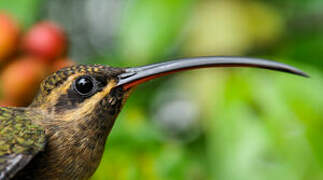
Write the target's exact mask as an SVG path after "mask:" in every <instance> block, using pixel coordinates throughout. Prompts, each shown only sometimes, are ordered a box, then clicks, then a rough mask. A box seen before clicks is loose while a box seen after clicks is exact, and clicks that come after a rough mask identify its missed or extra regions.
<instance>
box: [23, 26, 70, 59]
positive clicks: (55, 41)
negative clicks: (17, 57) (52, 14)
mask: <svg viewBox="0 0 323 180" xmlns="http://www.w3.org/2000/svg"><path fill="white" fill-rule="evenodd" d="M66 46H67V45H66V38H65V35H64V32H63V30H62V29H61V28H60V27H59V26H57V25H56V24H54V23H52V22H49V21H44V22H41V23H39V24H36V25H35V26H34V27H32V28H31V29H30V30H29V31H28V32H27V34H26V35H25V37H24V39H23V42H22V48H23V50H24V51H25V52H26V53H28V54H30V55H33V56H38V57H41V60H44V61H45V62H47V63H50V62H51V61H52V60H54V59H55V58H58V57H60V56H62V55H63V54H64V53H65V51H66Z"/></svg>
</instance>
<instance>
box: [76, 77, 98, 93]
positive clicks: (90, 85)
mask: <svg viewBox="0 0 323 180" xmlns="http://www.w3.org/2000/svg"><path fill="white" fill-rule="evenodd" d="M95 88H96V87H95V83H94V79H93V78H91V77H90V76H81V77H79V78H77V79H76V80H75V82H74V89H75V90H76V92H77V93H79V94H80V95H82V96H90V95H92V94H93V93H94V92H95Z"/></svg>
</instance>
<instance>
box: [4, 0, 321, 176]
mask: <svg viewBox="0 0 323 180" xmlns="http://www.w3.org/2000/svg"><path fill="white" fill-rule="evenodd" d="M39 2H40V1H38V0H32V1H31V0H29V1H27V0H19V1H18V0H17V1H9V0H2V1H0V9H5V10H6V11H9V12H11V13H13V14H14V15H15V16H17V17H18V18H19V19H20V21H21V22H22V23H23V24H25V25H26V26H28V25H30V24H31V23H33V22H34V20H36V19H46V18H50V19H51V20H53V21H58V23H61V24H63V25H64V27H65V28H66V29H67V31H68V33H67V34H68V35H69V38H71V39H72V40H71V46H70V49H71V52H72V54H71V56H72V58H73V59H76V60H77V59H80V60H79V62H87V63H102V64H112V65H115V66H132V65H142V64H145V63H152V62H157V61H161V60H162V59H169V58H174V57H183V56H203V55H241V56H257V57H266V58H269V59H274V60H276V61H283V62H286V63H288V64H291V65H295V66H296V67H299V68H301V69H303V70H305V71H306V72H307V73H308V74H310V75H311V78H310V79H305V78H300V77H296V76H292V75H287V74H283V73H277V72H268V71H264V70H255V69H252V70H249V69H248V70H246V69H241V70H240V69H234V70H232V69H230V70H229V69H226V70H222V69H216V70H214V69H212V70H199V71H194V72H187V73H181V74H177V75H175V76H169V77H166V78H162V79H160V80H156V81H152V82H150V83H147V84H145V85H143V86H142V87H139V88H137V90H136V91H135V92H134V93H133V95H132V96H131V97H130V98H129V100H128V103H127V104H126V106H125V107H124V109H123V111H122V113H121V114H120V117H119V118H118V120H117V121H116V123H115V127H114V128H113V131H112V133H111V135H110V137H109V140H108V141H107V144H106V146H107V147H106V152H105V153H104V156H103V159H102V162H101V164H100V167H99V169H98V170H97V172H96V174H95V175H94V176H93V178H92V179H97V180H99V179H230V180H232V179H239V180H240V179H248V180H249V179H284V180H286V179H293V180H295V179H300V180H301V179H314V180H315V179H317V180H319V179H323V153H322V152H323V141H322V136H323V133H322V130H321V129H322V128H323V112H322V110H321V108H322V106H323V96H322V92H323V72H322V70H323V66H322V65H323V64H322V62H323V61H322V59H323V55H322V52H323V44H322V42H323V41H322V40H323V24H322V19H323V14H322V12H323V2H322V1H321V0H306V1H304V0H285V1H281V0H266V1H265V0H230V1H227V0H217V1H212V0H195V1H194V0H190V1H184V0H175V1H174V0H173V1H171V0H167V1H162V0H158V1H148V0H127V1H114V0H105V1H103V0H95V1H88V2H87V3H85V1H80V0H77V2H80V4H79V6H77V8H78V9H76V10H75V9H74V8H76V7H75V6H73V3H74V2H76V1H75V0H71V1H69V5H70V6H68V5H65V4H64V2H65V1H64V0H56V1H50V2H49V1H44V3H41V4H40V3H39ZM82 2H83V3H82ZM90 2H92V3H94V4H91V3H90ZM121 2H122V3H121ZM89 4H91V7H92V6H93V8H94V9H96V10H97V13H99V14H104V13H106V15H107V16H109V17H110V16H111V17H113V18H115V19H116V21H115V22H113V21H111V22H110V21H109V23H108V24H104V23H105V22H106V21H107V20H105V18H83V17H91V16H93V11H88V10H87V6H88V5H89ZM116 4H117V5H116ZM55 5H56V6H57V7H61V6H62V5H64V6H65V7H64V11H66V9H71V11H66V12H61V11H59V9H60V8H57V7H56V6H55ZM83 5H84V7H83ZM112 5H115V6H113V7H115V9H114V10H115V11H104V10H105V9H109V7H111V6H112ZM55 8H56V11H53V10H52V9H55ZM75 11H77V13H74V15H75V14H76V15H75V17H72V14H71V16H70V15H69V16H68V17H66V18H63V20H62V18H58V17H60V16H61V15H60V14H62V13H67V14H68V13H69V12H75ZM89 12H92V13H89ZM116 12H118V13H116ZM103 25H106V26H103ZM109 27H113V29H112V28H109ZM100 28H101V29H100ZM102 28H103V29H102ZM97 29H99V30H100V31H98V30H97ZM102 31H103V32H106V34H107V36H102V35H100V39H102V41H99V40H97V39H92V40H91V37H96V35H97V34H96V33H98V32H102ZM78 32H82V33H81V36H80V35H79V34H78ZM82 37H83V38H82ZM111 37H113V38H111ZM86 38H89V39H90V40H86ZM103 40H104V41H103ZM76 42H77V43H76ZM102 42H104V43H102ZM77 44H81V45H82V47H83V48H85V49H86V50H88V49H90V50H91V49H92V50H91V51H90V50H89V51H87V54H86V56H80V55H79V54H81V55H84V54H82V52H83V49H80V45H77ZM93 47H95V48H93ZM106 47H113V48H109V51H107V49H106ZM93 49H95V50H93ZM86 50H84V51H86ZM78 52H79V53H78ZM176 103H179V104H183V106H176ZM174 104H175V105H174ZM168 107H172V108H170V110H169V108H168ZM191 111H194V112H195V113H191ZM163 112H169V113H166V115H165V113H163ZM188 113H190V114H189V117H186V116H185V115H186V114H188ZM182 116H185V117H186V118H181V117H182Z"/></svg>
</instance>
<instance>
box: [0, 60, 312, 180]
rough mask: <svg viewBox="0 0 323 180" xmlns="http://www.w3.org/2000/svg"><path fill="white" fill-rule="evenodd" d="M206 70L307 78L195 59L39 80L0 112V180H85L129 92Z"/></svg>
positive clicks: (245, 63) (84, 69) (93, 68)
mask: <svg viewBox="0 0 323 180" xmlns="http://www.w3.org/2000/svg"><path fill="white" fill-rule="evenodd" d="M209 67H255V68H263V69H271V70H277V71H282V72H287V73H292V74H296V75H300V76H304V77H307V75H306V74H305V73H304V72H302V71H300V70H298V69H296V68H294V67H291V66H288V65H285V64H281V63H277V62H273V61H268V60H263V59H257V58H244V57H197V58H187V59H179V60H173V61H167V62H162V63H157V64H151V65H146V66H140V67H134V68H116V67H109V66H104V65H76V66H72V67H68V68H63V69H61V70H59V71H57V72H56V73H53V74H51V75H50V76H48V77H47V78H46V79H45V80H43V82H42V83H41V86H40V91H39V93H38V95H37V96H36V97H35V98H34V100H33V102H32V103H31V104H30V105H29V106H28V107H25V108H14V107H6V108H5V107H3V108H0V180H7V179H88V178H90V177H91V176H92V174H93V173H94V172H95V170H96V168H97V167H98V165H99V163H100V160H101V156H102V154H103V151H104V146H105V142H106V139H107V137H108V135H109V133H110V130H111V128H112V127H113V124H114V121H115V119H116V118H117V116H118V114H119V112H120V111H121V109H122V106H123V105H124V103H125V102H126V99H127V97H128V96H129V94H130V92H131V90H132V89H133V88H134V87H135V86H137V85H139V84H141V83H144V82H146V81H149V80H151V79H155V78H157V77H161V76H164V75H168V74H171V73H175V72H179V71H185V70H191V69H198V68H209Z"/></svg>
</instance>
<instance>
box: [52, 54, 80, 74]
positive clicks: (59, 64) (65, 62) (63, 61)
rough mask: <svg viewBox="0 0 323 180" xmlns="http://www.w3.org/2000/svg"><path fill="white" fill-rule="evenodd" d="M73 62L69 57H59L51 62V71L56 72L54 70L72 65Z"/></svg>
mask: <svg viewBox="0 0 323 180" xmlns="http://www.w3.org/2000/svg"><path fill="white" fill-rule="evenodd" d="M75 64H76V63H75V62H74V61H73V60H71V59H69V58H66V57H65V58H60V59H57V60H55V61H54V62H53V64H52V65H51V71H52V72H56V71H58V70H60V69H61V68H64V67H68V66H73V65H75Z"/></svg>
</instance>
